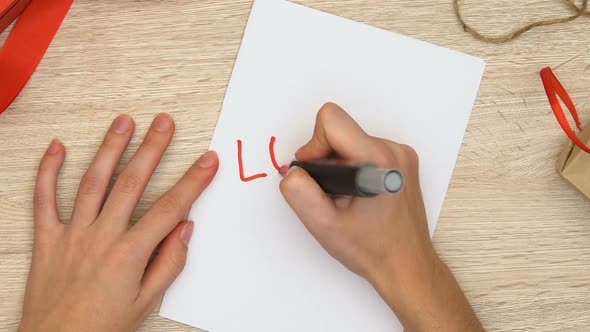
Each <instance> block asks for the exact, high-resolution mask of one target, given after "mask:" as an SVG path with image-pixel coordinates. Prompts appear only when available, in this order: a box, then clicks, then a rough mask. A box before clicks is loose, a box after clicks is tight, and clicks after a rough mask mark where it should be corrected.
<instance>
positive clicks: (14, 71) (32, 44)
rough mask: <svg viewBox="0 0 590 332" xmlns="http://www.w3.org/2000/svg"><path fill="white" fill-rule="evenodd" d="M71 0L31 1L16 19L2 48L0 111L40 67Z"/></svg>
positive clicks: (0, 54)
mask: <svg viewBox="0 0 590 332" xmlns="http://www.w3.org/2000/svg"><path fill="white" fill-rule="evenodd" d="M0 1H2V0H0ZM72 3H73V0H31V2H30V3H29V5H28V6H27V7H26V9H25V11H24V12H23V13H22V15H21V16H20V18H19V19H18V21H17V22H16V24H15V26H14V28H13V29H12V32H11V33H10V35H9V36H8V38H7V39H6V42H5V43H4V46H2V48H0V113H2V112H4V111H5V110H6V109H7V108H8V106H10V104H11V103H12V102H13V101H14V99H16V96H18V94H19V93H20V92H21V90H22V89H23V88H24V86H25V85H26V84H27V82H28V81H29V79H30V78H31V76H32V75H33V73H34V72H35V69H37V66H38V65H39V63H40V62H41V59H42V58H43V56H44V55H45V52H46V51H47V48H48V47H49V45H50V44H51V42H52V41H53V38H54V37H55V34H56V33H57V30H58V29H59V27H60V26H61V23H62V22H63V20H64V18H65V17H66V15H67V13H68V11H69V9H70V7H71V6H72Z"/></svg>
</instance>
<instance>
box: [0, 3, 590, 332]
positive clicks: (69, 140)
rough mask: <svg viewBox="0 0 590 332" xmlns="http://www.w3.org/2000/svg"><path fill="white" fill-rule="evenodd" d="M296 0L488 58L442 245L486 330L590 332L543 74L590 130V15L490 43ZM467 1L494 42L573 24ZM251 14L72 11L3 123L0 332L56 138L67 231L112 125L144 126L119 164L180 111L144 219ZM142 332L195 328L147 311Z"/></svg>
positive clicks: (405, 8) (397, 7)
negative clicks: (62, 154)
mask: <svg viewBox="0 0 590 332" xmlns="http://www.w3.org/2000/svg"><path fill="white" fill-rule="evenodd" d="M297 2H299V3H302V4H304V5H308V6H311V7H314V8H317V9H321V10H325V11H327V12H330V13H334V14H337V15H340V16H344V17H347V18H350V19H353V20H357V21H361V22H366V23H368V24H371V25H374V26H377V27H381V28H383V29H387V30H391V31H395V32H398V33H401V34H405V35H408V36H411V37H415V38H418V39H421V40H424V41H427V42H432V43H435V44H438V45H441V46H445V47H449V48H453V49H456V50H459V51H462V52H466V53H469V54H472V55H475V56H479V57H482V58H483V59H485V60H486V61H487V64H488V67H487V70H486V73H485V77H484V79H483V83H482V86H481V90H480V93H479V96H478V98H477V102H476V104H475V107H474V110H473V115H472V117H471V121H470V123H469V127H468V129H467V133H466V136H465V141H464V144H463V147H462V149H461V154H460V156H459V160H458V164H457V168H456V171H455V174H454V177H453V180H452V184H451V186H450V190H449V193H448V195H447V198H446V202H445V207H444V211H443V213H442V217H441V219H440V222H439V225H438V228H437V231H436V235H435V237H434V242H435V245H436V248H437V250H438V251H439V253H440V254H441V256H442V257H443V258H444V260H445V261H446V262H447V263H448V264H449V265H450V266H451V268H452V270H453V271H454V272H455V274H456V276H457V278H458V280H459V281H460V283H461V285H462V286H463V288H464V289H465V291H466V293H467V296H468V298H469V299H470V301H471V303H472V304H473V305H474V307H475V310H476V311H477V314H478V315H479V317H480V318H481V320H482V321H483V323H484V325H485V326H486V328H487V329H488V330H489V331H588V330H590V201H588V200H587V199H585V198H584V197H582V195H580V194H578V193H577V192H575V191H574V190H572V188H570V187H569V186H568V185H567V184H566V183H565V182H563V181H562V180H560V178H559V177H558V176H557V174H556V173H555V167H554V165H555V161H556V158H557V156H558V154H559V152H560V151H561V149H562V147H563V145H564V143H565V138H564V137H565V136H564V134H562V132H561V131H560V129H559V127H558V125H557V123H556V121H555V119H554V117H553V115H552V113H551V111H550V108H549V106H548V103H547V100H546V97H545V95H544V91H543V87H542V85H541V81H540V79H539V75H538V72H539V70H540V69H541V68H542V67H545V66H551V67H553V68H554V69H555V72H556V74H557V76H558V77H559V78H560V79H561V80H562V82H563V83H564V85H565V86H566V88H567V89H568V91H569V92H570V94H571V96H572V98H573V99H574V101H575V102H576V103H577V105H578V106H579V108H580V111H581V113H582V117H583V118H584V119H586V121H588V120H590V110H589V108H590V52H589V51H590V49H589V45H590V34H589V33H588V31H589V29H588V28H589V27H590V18H580V19H579V20H577V21H575V22H572V23H569V24H567V25H561V26H553V27H544V28H539V29H537V30H534V31H533V32H530V33H528V34H525V35H524V36H522V37H521V38H520V39H518V40H516V41H513V42H510V43H507V44H503V45H494V44H486V43H483V42H481V41H478V40H475V39H474V38H472V37H471V36H470V35H468V34H466V33H465V32H464V31H463V29H462V27H461V26H460V25H459V24H458V23H457V20H456V18H455V16H454V14H453V6H452V1H451V0H445V1H427V0H413V1H402V0H340V1H331V0H330V1H328V0H301V1H297ZM464 2H467V3H466V4H465V9H464V11H465V14H466V15H467V17H468V18H467V21H468V22H469V23H471V24H473V25H475V26H476V27H478V28H480V29H481V30H482V31H484V32H488V33H492V34H493V33H500V32H504V31H508V30H510V29H512V28H514V27H517V26H520V25H522V24H523V23H527V22H531V21H533V20H536V19H539V18H552V17H558V16H563V15H567V14H568V9H567V7H566V6H565V5H564V4H563V3H562V1H560V0H521V1H511V0H495V1H482V0H473V1H467V0H465V1H464ZM579 2H581V1H579ZM251 4H252V1H251V0H223V1H221V0H219V1H215V0H200V1H189V0H169V1H165V2H162V1H153V0H149V1H119V0H102V1H89V0H79V1H77V2H75V4H74V6H73V7H72V10H71V12H70V14H69V16H68V18H67V19H66V21H65V22H64V24H63V26H62V28H61V30H60V32H59V34H58V35H57V37H56V39H55V41H54V43H53V44H52V46H51V48H50V49H49V51H48V53H47V55H46V57H45V59H44V60H43V62H42V63H41V65H40V66H39V69H38V70H37V72H36V74H35V75H34V77H33V79H32V80H31V81H30V83H29V84H28V86H27V87H26V88H25V90H24V91H23V93H22V94H21V96H20V97H19V98H18V99H17V101H16V102H15V103H14V104H13V106H12V107H11V108H10V109H9V110H8V111H7V112H6V113H4V114H3V115H1V116H0V330H1V331H13V330H16V328H17V326H18V322H19V318H20V312H21V305H22V298H23V293H24V287H25V281H26V275H27V271H28V268H29V262H30V259H31V241H32V197H33V185H34V179H35V172H36V167H37V162H38V159H39V158H40V157H41V155H42V153H43V151H44V149H45V148H46V146H47V144H48V143H49V141H50V140H51V139H52V138H54V137H57V138H60V139H61V140H62V141H63V142H64V143H65V145H66V146H67V149H68V155H67V159H66V162H65V166H64V169H63V172H62V175H61V179H60V183H59V194H58V196H59V197H58V201H59V207H60V212H61V217H62V218H63V219H64V220H67V219H68V218H69V215H70V213H71V211H72V202H73V198H74V195H75V193H76V189H77V184H78V181H79V180H80V178H81V176H82V174H83V172H84V170H85V168H86V167H87V166H88V165H89V163H90V161H91V159H92V157H93V155H94V153H95V151H96V149H97V147H98V145H99V143H100V141H101V138H102V135H103V133H104V132H105V130H106V129H107V127H108V125H109V123H110V121H111V120H112V119H113V118H115V117H116V115H117V114H120V113H129V114H131V115H133V116H134V117H135V119H136V122H137V126H138V130H137V133H136V138H135V139H134V140H133V143H132V144H131V147H130V149H129V150H128V152H127V154H126V155H125V158H124V162H126V161H127V160H129V158H130V156H131V153H132V152H133V151H134V150H135V149H136V148H137V146H138V143H139V139H140V138H141V137H142V136H143V134H144V133H145V131H146V129H147V127H148V125H149V123H150V121H151V119H152V117H153V116H154V115H155V114H157V113H159V112H169V113H171V114H172V115H173V116H174V118H175V119H176V122H177V129H178V130H177V134H176V137H175V139H174V141H173V143H172V146H171V147H170V149H169V150H168V153H167V154H166V156H165V158H164V160H163V162H162V164H161V165H160V167H159V169H158V171H157V173H156V174H155V176H154V178H153V180H152V181H151V184H150V186H149V188H148V190H147V191H146V193H145V195H144V197H143V201H142V203H141V204H140V206H139V208H138V210H137V213H136V216H139V215H141V214H142V213H143V212H144V211H145V210H146V208H147V207H148V206H149V205H150V204H151V203H152V202H153V201H154V200H155V199H156V198H157V197H158V196H159V195H160V194H161V193H163V191H164V190H166V188H168V187H169V186H170V185H172V184H173V183H174V182H175V181H176V180H177V179H178V178H179V177H180V176H181V174H182V173H183V172H184V170H185V169H186V168H187V167H188V166H189V165H190V164H191V163H192V162H193V160H194V159H195V158H196V157H197V156H199V155H200V154H201V153H203V152H204V151H206V149H207V147H208V144H209V140H210V138H211V135H212V133H213V129H214V127H215V123H216V120H217V116H218V114H219V110H220V108H221V103H222V100H223V97H224V93H225V90H226V86H227V83H228V80H229V78H230V74H231V70H232V66H233V63H234V59H235V57H236V54H237V52H238V48H239V45H240V41H241V36H242V33H243V30H244V26H245V24H246V21H247V18H248V14H249V10H250V6H251ZM5 35H6V34H4V37H5ZM0 40H1V39H0ZM392 61H395V59H392ZM336 102H337V101H336ZM141 331H192V329H191V328H189V327H186V326H184V325H182V324H178V323H175V322H172V321H168V320H166V319H163V318H160V317H157V315H155V314H153V315H152V316H151V317H150V318H149V319H148V321H147V322H146V323H145V324H144V326H143V327H142V329H141ZM244 331H251V330H249V329H247V328H245V329H244ZM310 331H312V329H310Z"/></svg>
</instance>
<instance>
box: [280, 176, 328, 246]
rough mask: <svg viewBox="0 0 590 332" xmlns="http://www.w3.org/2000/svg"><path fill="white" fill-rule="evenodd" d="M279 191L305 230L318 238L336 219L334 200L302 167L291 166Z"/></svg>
mask: <svg viewBox="0 0 590 332" xmlns="http://www.w3.org/2000/svg"><path fill="white" fill-rule="evenodd" d="M281 193H282V194H283V197H284V198H285V200H286V201H287V203H288V204H289V206H291V208H292V209H293V211H295V214H297V216H298V217H299V219H300V220H301V221H302V222H303V224H304V225H305V227H306V228H307V230H308V231H309V232H310V233H311V234H312V235H313V236H314V237H316V238H318V239H319V238H320V237H322V234H324V233H325V232H326V230H327V228H329V227H330V226H332V225H334V224H335V223H336V222H337V220H338V218H337V215H338V210H337V209H336V206H335V205H334V201H333V200H332V199H331V198H330V196H328V194H326V193H325V192H324V191H323V190H322V188H320V186H319V185H318V184H317V183H316V182H315V181H314V179H312V178H311V176H309V174H308V173H307V172H306V171H305V170H303V169H302V168H299V167H292V168H291V170H290V171H289V173H288V174H287V176H285V178H284V179H283V181H281Z"/></svg>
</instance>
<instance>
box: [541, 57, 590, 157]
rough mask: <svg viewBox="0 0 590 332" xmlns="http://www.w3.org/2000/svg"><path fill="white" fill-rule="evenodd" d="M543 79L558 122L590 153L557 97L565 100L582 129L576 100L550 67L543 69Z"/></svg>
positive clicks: (578, 144)
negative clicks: (575, 103)
mask: <svg viewBox="0 0 590 332" xmlns="http://www.w3.org/2000/svg"><path fill="white" fill-rule="evenodd" d="M541 79H542V80H543V86H544V87H545V92H546V93H547V98H548V99H549V103H550V104H551V108H552V109H553V114H555V117H556V118H557V122H559V125H560V126H561V128H562V129H563V131H564V132H565V133H566V135H567V137H569V139H570V140H572V142H574V144H576V145H577V146H578V147H579V148H580V149H582V150H583V151H586V152H588V153H590V147H588V146H587V145H586V143H584V142H583V141H582V140H581V139H580V138H579V137H578V135H577V134H576V132H575V131H574V129H572V127H571V126H570V123H569V121H568V119H567V116H566V115H565V112H564V111H563V108H562V107H561V104H560V103H559V99H558V98H557V97H558V96H559V98H561V100H563V103H564V104H565V106H566V107H567V109H568V110H569V111H570V113H571V115H572V117H573V118H574V121H575V122H576V126H577V127H578V129H579V130H582V123H581V122H580V118H579V117H578V111H576V106H575V105H574V102H573V101H572V99H571V98H570V96H569V95H568V94H567V92H566V91H565V88H564V87H563V85H561V83H560V82H559V80H558V79H557V77H555V74H554V73H553V71H552V70H551V68H549V67H547V68H543V69H542V70H541Z"/></svg>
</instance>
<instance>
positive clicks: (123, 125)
mask: <svg viewBox="0 0 590 332" xmlns="http://www.w3.org/2000/svg"><path fill="white" fill-rule="evenodd" d="M130 127H131V117H129V116H128V115H121V116H119V117H118V118H117V119H116V120H115V122H114V123H113V130H114V131H115V132H116V133H117V134H125V133H126V132H128V131H129V128H130Z"/></svg>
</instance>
